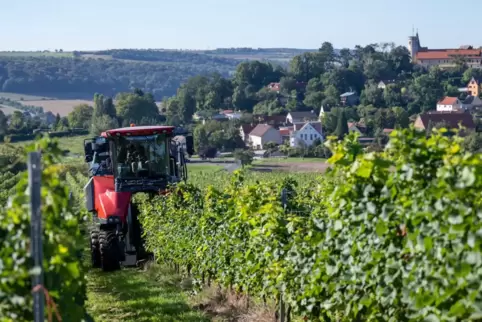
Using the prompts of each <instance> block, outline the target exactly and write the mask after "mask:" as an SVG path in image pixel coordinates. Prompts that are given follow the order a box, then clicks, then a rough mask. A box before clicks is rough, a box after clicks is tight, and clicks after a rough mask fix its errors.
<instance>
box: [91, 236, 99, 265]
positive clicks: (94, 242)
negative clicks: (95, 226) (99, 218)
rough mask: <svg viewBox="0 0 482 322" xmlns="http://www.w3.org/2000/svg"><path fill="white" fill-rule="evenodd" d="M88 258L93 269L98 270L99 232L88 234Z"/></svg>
mask: <svg viewBox="0 0 482 322" xmlns="http://www.w3.org/2000/svg"><path fill="white" fill-rule="evenodd" d="M90 256H91V261H92V267H93V268H99V267H100V266H101V262H100V246H99V232H98V231H97V230H92V231H91V232H90Z"/></svg>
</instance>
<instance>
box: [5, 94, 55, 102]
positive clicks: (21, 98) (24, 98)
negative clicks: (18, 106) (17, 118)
mask: <svg viewBox="0 0 482 322" xmlns="http://www.w3.org/2000/svg"><path fill="white" fill-rule="evenodd" d="M0 97H5V98H9V99H11V100H14V101H39V100H51V99H52V98H51V97H45V96H34V95H27V94H17V93H5V92H0ZM30 105H32V104H30Z"/></svg>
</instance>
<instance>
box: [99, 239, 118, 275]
mask: <svg viewBox="0 0 482 322" xmlns="http://www.w3.org/2000/svg"><path fill="white" fill-rule="evenodd" d="M99 244H100V261H101V266H102V270H103V271H105V272H107V271H115V270H118V269H120V262H119V240H118V239H117V236H116V233H115V231H113V230H101V231H100V235H99Z"/></svg>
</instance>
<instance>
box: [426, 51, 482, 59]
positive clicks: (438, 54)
mask: <svg viewBox="0 0 482 322" xmlns="http://www.w3.org/2000/svg"><path fill="white" fill-rule="evenodd" d="M454 56H470V57H481V50H480V49H445V50H428V51H421V52H418V53H417V59H450V58H453V57H454Z"/></svg>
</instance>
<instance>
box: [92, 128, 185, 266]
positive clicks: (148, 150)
mask: <svg viewBox="0 0 482 322" xmlns="http://www.w3.org/2000/svg"><path fill="white" fill-rule="evenodd" d="M179 136H183V138H184V141H183V143H180V141H179V140H175V139H174V138H175V137H179ZM84 151H85V161H86V162H89V163H90V167H89V176H90V179H89V181H88V183H87V184H86V186H85V187H84V192H85V198H86V207H87V210H88V211H90V212H92V213H93V216H92V217H93V228H92V229H91V236H90V237H91V238H90V239H91V243H90V244H91V256H92V265H93V266H94V267H102V269H103V270H105V271H109V270H115V269H118V268H120V264H121V263H122V262H124V264H126V265H130V264H132V263H136V262H138V261H139V260H144V259H146V258H147V256H149V254H147V253H146V252H145V250H144V241H143V238H142V227H141V225H140V223H139V220H138V218H137V215H138V210H137V207H136V206H135V204H133V203H132V194H134V193H137V192H146V193H151V194H157V193H163V192H164V191H165V190H166V188H167V187H168V186H169V185H172V184H176V183H177V182H180V181H182V180H187V167H186V154H189V155H192V154H193V152H194V151H193V139H192V136H191V135H189V134H188V133H187V132H185V131H176V129H175V127H173V126H138V127H137V126H133V125H132V126H131V127H127V128H120V129H112V130H108V131H106V132H103V133H102V134H101V136H100V137H97V138H93V139H88V140H85V141H84Z"/></svg>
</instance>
